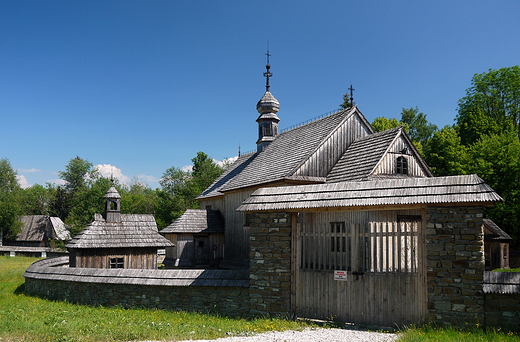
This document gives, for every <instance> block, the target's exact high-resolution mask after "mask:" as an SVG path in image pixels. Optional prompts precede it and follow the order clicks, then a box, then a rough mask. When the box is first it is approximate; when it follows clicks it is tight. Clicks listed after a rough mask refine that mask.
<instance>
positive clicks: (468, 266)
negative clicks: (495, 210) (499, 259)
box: [426, 207, 484, 325]
mask: <svg viewBox="0 0 520 342" xmlns="http://www.w3.org/2000/svg"><path fill="white" fill-rule="evenodd" d="M482 218H483V208H482V207H438V208H427V209H426V245H427V247H426V248H427V268H428V269H427V271H428V272H427V274H428V275H427V277H428V279H427V281H428V312H429V319H430V321H433V322H437V323H447V324H453V325H463V324H477V323H478V324H483V323H484V293H483V290H482V288H483V281H484V235H483V230H482Z"/></svg>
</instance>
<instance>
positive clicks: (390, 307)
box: [291, 210, 427, 326]
mask: <svg viewBox="0 0 520 342" xmlns="http://www.w3.org/2000/svg"><path fill="white" fill-rule="evenodd" d="M299 221H300V222H298V223H297V224H296V234H294V235H293V243H294V246H297V248H296V250H295V251H294V253H295V254H294V255H293V270H294V273H293V290H292V294H293V296H292V298H291V300H292V301H291V302H292V309H293V311H294V312H295V313H296V315H297V316H300V317H307V318H318V319H338V320H341V321H346V322H352V323H356V324H369V325H380V326H395V325H396V324H397V325H399V326H401V325H404V324H410V323H418V322H422V321H424V320H426V315H427V307H426V304H427V293H426V274H425V272H426V269H425V263H424V259H425V254H424V253H425V239H424V229H423V223H422V219H421V212H420V210H418V211H417V210H416V211H406V212H404V211H401V212H396V211H392V212H350V213H348V212H347V213H311V214H300V220H299Z"/></svg>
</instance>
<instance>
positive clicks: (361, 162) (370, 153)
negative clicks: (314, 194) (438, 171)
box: [327, 127, 433, 183]
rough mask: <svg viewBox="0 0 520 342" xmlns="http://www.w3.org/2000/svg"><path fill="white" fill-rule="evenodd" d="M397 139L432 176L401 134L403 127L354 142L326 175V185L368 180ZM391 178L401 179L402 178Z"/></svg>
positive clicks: (414, 149)
mask: <svg viewBox="0 0 520 342" xmlns="http://www.w3.org/2000/svg"><path fill="white" fill-rule="evenodd" d="M399 137H403V139H404V140H405V141H406V143H407V145H408V146H409V148H410V153H412V154H414V155H415V156H416V160H417V161H418V162H419V163H421V165H422V167H423V169H424V170H425V173H426V174H427V175H429V176H430V177H431V176H433V175H432V174H431V172H430V170H429V168H428V166H426V164H424V161H423V159H422V158H421V157H420V156H419V152H418V151H417V150H416V148H415V146H414V145H413V143H412V142H411V140H410V139H409V138H408V136H407V135H406V134H403V127H397V128H393V129H389V130H386V131H383V132H379V133H375V134H370V135H368V136H365V137H361V138H359V139H357V140H355V141H354V142H353V143H352V144H351V145H350V146H349V148H348V150H347V151H346V152H345V153H344V154H343V156H342V157H341V158H340V159H339V161H338V162H337V163H336V165H334V167H333V168H332V170H331V171H330V173H329V174H328V176H327V183H335V182H341V181H364V180H369V179H370V178H371V177H372V173H373V172H374V170H375V169H376V167H377V166H378V165H379V164H380V163H381V160H382V159H383V158H384V156H385V155H386V153H387V152H388V151H389V149H390V148H391V146H392V145H393V143H394V142H395V141H396V140H397V139H398V138H399ZM405 177H408V176H405ZM377 178H378V177H377ZM381 178H383V177H381ZM393 178H403V176H402V175H400V176H398V177H393Z"/></svg>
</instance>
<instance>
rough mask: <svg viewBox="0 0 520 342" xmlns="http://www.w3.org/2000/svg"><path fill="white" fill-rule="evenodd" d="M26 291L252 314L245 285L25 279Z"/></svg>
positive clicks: (86, 300)
mask: <svg viewBox="0 0 520 342" xmlns="http://www.w3.org/2000/svg"><path fill="white" fill-rule="evenodd" d="M25 290H26V291H27V292H28V293H30V294H38V295H43V296H45V297H47V298H49V299H58V300H66V301H69V302H72V303H79V304H87V305H102V306H115V305H120V306H122V307H125V308H129V307H147V308H158V309H167V310H185V311H198V312H218V313H220V314H223V315H229V316H247V315H248V314H249V308H248V296H249V289H247V288H243V287H218V288H215V287H200V286H147V285H128V284H99V283H85V282H73V281H54V280H44V279H34V278H26V279H25Z"/></svg>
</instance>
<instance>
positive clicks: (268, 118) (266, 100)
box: [256, 51, 280, 152]
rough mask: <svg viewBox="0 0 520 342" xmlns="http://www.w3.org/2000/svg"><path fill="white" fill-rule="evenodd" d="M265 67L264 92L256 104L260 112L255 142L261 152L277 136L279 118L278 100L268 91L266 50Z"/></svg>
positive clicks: (268, 74)
mask: <svg viewBox="0 0 520 342" xmlns="http://www.w3.org/2000/svg"><path fill="white" fill-rule="evenodd" d="M266 55H267V65H266V66H265V68H266V69H267V71H266V72H264V76H265V77H266V85H265V94H264V96H262V98H261V99H260V101H258V103H257V104H256V110H257V111H258V112H259V113H260V116H259V117H258V119H256V122H258V140H257V142H256V147H257V152H262V151H263V150H265V149H266V147H267V146H268V145H269V144H270V143H271V141H273V140H274V139H275V138H276V137H277V136H278V122H279V121H280V119H279V118H278V116H277V115H276V113H277V112H278V110H279V109H280V102H278V100H277V99H276V98H275V97H274V96H273V94H271V92H270V91H269V88H270V86H269V77H271V76H273V74H272V73H271V72H270V69H271V65H270V64H269V56H270V55H269V51H267V54H266Z"/></svg>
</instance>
